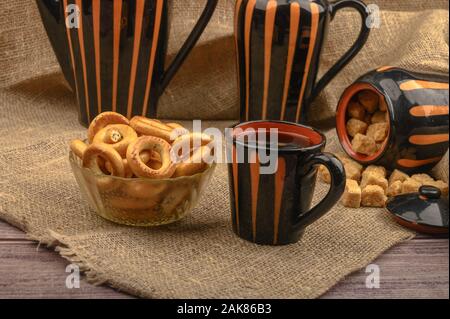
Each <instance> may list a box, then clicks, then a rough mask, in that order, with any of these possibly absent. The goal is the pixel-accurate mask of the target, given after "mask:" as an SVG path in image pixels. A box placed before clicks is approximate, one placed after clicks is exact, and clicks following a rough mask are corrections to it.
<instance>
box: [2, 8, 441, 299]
mask: <svg viewBox="0 0 450 319" xmlns="http://www.w3.org/2000/svg"><path fill="white" fill-rule="evenodd" d="M173 3H174V5H173V9H174V10H173V19H172V20H173V28H172V36H171V45H170V52H171V54H173V52H175V51H176V48H177V46H178V45H179V44H180V42H181V40H182V38H183V36H185V35H186V33H187V32H186V30H189V29H190V26H191V25H192V23H193V22H194V20H195V17H196V16H197V13H198V8H199V7H201V6H202V5H203V1H198V3H197V1H181V0H174V1H173ZM372 3H376V4H378V5H379V6H380V9H381V13H380V14H381V16H380V17H381V27H380V28H379V29H375V30H374V31H373V32H372V35H371V37H370V40H369V43H368V45H367V46H366V47H365V49H364V50H363V52H362V54H360V55H359V56H358V57H357V58H356V59H355V60H354V62H353V63H351V64H350V65H349V66H348V67H347V68H346V69H345V70H344V71H343V72H342V73H341V74H340V75H339V76H338V77H337V78H336V80H335V81H333V83H332V84H331V85H330V86H329V87H328V88H327V89H326V90H325V92H324V93H323V94H322V95H321V97H320V98H319V100H318V101H317V102H316V103H315V105H314V110H320V111H319V112H314V114H316V115H320V117H317V116H315V117H314V119H315V120H316V123H319V124H320V125H321V127H322V129H324V130H325V129H327V128H330V127H326V126H325V125H326V124H327V123H331V120H330V119H332V116H333V114H334V107H335V104H336V101H337V99H338V97H339V95H340V93H341V92H342V90H343V88H344V87H345V86H347V85H348V84H349V83H351V82H352V81H353V80H354V79H355V78H356V77H357V76H359V75H361V74H362V73H364V72H366V71H368V70H369V69H372V68H375V67H377V66H380V65H398V66H402V67H406V68H409V69H412V70H425V71H440V72H448V1H446V0H430V1H422V0H409V1H406V0H397V1H392V0H391V1H388V0H379V1H372ZM232 16H233V1H232V0H221V1H220V4H219V8H218V10H217V13H216V15H215V17H214V19H213V22H212V23H211V25H210V26H209V28H208V30H207V32H206V34H205V35H204V36H203V38H202V42H201V43H200V45H199V46H198V47H197V48H196V49H195V50H194V52H193V54H192V56H191V57H190V58H189V60H188V62H187V64H186V65H185V67H183V69H182V70H181V71H180V73H179V74H178V76H177V77H176V79H175V81H174V82H173V83H172V85H171V86H170V88H169V89H168V91H167V92H166V93H165V95H164V97H163V99H162V101H161V116H164V117H168V118H185V119H190V118H204V119H209V120H212V119H220V120H227V119H235V118H236V117H237V113H238V112H237V103H236V99H237V97H236V90H235V75H234V59H233V54H234V52H233V49H234V48H233V40H232V37H231V34H232ZM357 21H358V18H357V17H356V16H355V15H354V14H352V13H350V12H344V13H342V14H339V16H337V18H336V21H334V22H333V26H332V28H331V29H330V35H329V38H328V42H327V44H326V48H325V53H324V55H323V68H322V72H323V70H326V69H327V68H328V67H329V66H330V65H331V64H332V62H333V61H334V60H335V58H336V56H338V55H340V54H341V53H342V52H343V51H344V50H345V48H347V47H348V46H349V45H350V43H351V42H352V39H353V34H354V33H355V32H356V31H357V29H359V27H357V26H355V24H356V23H357ZM358 23H359V22H358ZM180 110H182V111H180ZM229 123H230V122H207V123H205V124H206V125H215V126H219V127H225V126H226V125H228V124H229ZM0 134H1V136H2V141H3V143H1V145H0V218H2V219H4V220H6V221H8V222H9V223H11V224H13V225H15V226H17V227H19V228H21V229H22V230H24V231H26V232H27V233H28V234H29V235H30V237H31V238H33V239H35V240H38V241H40V242H41V243H45V244H48V245H51V246H53V247H56V248H57V250H58V251H59V252H60V253H61V255H62V256H64V257H66V258H68V259H69V260H71V261H72V262H75V263H77V264H79V265H80V266H81V267H82V269H83V270H84V271H85V273H86V275H87V277H88V279H89V280H90V281H91V282H93V283H97V284H100V283H107V284H109V285H111V286H113V287H116V288H118V289H121V290H123V291H126V292H128V293H131V294H135V295H138V296H142V297H153V298H155V297H161V298H194V297H198V298H202V297H204V298H214V297H216V298H217V297H224V298H228V297H254V298H271V297H273V298H315V297H318V296H320V295H322V294H323V293H324V292H326V291H327V290H328V289H329V288H331V287H332V286H333V285H335V284H336V283H337V282H338V281H339V280H341V279H342V278H343V277H345V276H346V275H348V274H350V273H351V272H353V271H356V270H358V269H360V268H362V267H364V266H365V265H367V264H368V263H370V262H371V261H373V260H374V259H375V258H376V257H377V256H379V255H380V254H381V253H383V252H384V251H385V250H387V249H389V248H390V247H392V246H393V245H395V244H397V243H400V242H401V241H404V240H407V239H409V238H412V237H413V236H414V234H413V233H412V232H409V231H407V230H405V229H403V228H401V227H399V226H397V225H396V224H395V223H394V222H393V221H392V220H391V218H390V217H389V216H388V215H387V214H386V213H385V212H384V211H383V210H380V209H359V210H354V209H345V208H343V207H341V206H340V205H338V206H337V207H336V208H335V209H333V211H332V212H330V213H329V214H328V215H327V216H326V217H324V218H322V219H321V220H320V221H318V222H317V223H316V224H314V226H312V227H310V228H309V229H308V230H307V233H306V235H305V237H304V238H303V240H302V241H301V242H300V243H298V244H295V245H291V246H286V247H275V248H274V247H260V246H256V245H253V244H250V243H247V242H245V241H242V240H240V239H238V238H237V237H235V236H234V235H233V234H232V231H231V227H230V212H229V202H228V186H227V176H226V167H225V166H224V165H219V166H218V168H217V171H216V173H215V176H214V178H213V180H212V182H211V184H210V186H209V188H208V190H207V196H204V197H203V199H202V200H201V202H200V204H199V205H198V207H197V208H196V209H195V211H194V212H193V213H192V214H191V216H189V217H187V218H186V219H185V220H183V221H181V222H178V223H176V224H173V225H170V226H165V227H160V228H152V229H136V228H130V227H122V226H118V225H115V224H112V223H110V222H107V221H105V220H103V219H101V218H100V217H97V216H96V215H95V213H93V212H92V211H91V210H90V209H89V208H88V206H87V204H86V202H85V201H84V200H83V199H82V198H81V195H80V193H79V190H78V187H77V185H76V182H75V179H74V178H73V176H72V174H71V172H70V168H69V164H68V158H67V143H68V141H69V140H71V139H73V138H77V137H83V136H84V135H85V130H84V129H83V128H82V127H81V126H80V125H79V124H78V123H77V111H76V102H75V98H74V96H73V95H72V93H71V92H70V90H69V89H68V88H67V85H66V84H65V82H64V80H63V78H62V76H61V74H60V73H59V68H58V66H57V64H56V60H55V57H54V56H53V53H52V51H51V49H50V46H49V43H48V40H47V39H46V36H45V33H44V30H43V27H42V25H41V23H40V20H39V17H38V13H37V8H36V6H35V4H34V1H30V0H20V1H19V0H18V1H1V3H0ZM328 137H329V145H328V149H329V150H332V151H337V150H338V149H339V146H338V143H337V142H336V139H335V137H334V132H333V131H329V133H328ZM435 174H436V175H438V177H441V178H444V179H445V180H447V181H448V157H447V158H446V159H445V160H444V161H443V162H442V163H441V164H440V166H439V167H438V168H437V169H436V171H435ZM326 191H327V188H326V186H324V185H322V184H319V185H318V187H317V197H318V198H320V197H321V196H323V194H324V193H325V192H326Z"/></svg>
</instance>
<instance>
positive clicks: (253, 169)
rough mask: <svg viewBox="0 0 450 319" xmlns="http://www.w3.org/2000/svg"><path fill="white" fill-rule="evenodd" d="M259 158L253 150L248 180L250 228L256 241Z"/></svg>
mask: <svg viewBox="0 0 450 319" xmlns="http://www.w3.org/2000/svg"><path fill="white" fill-rule="evenodd" d="M259 168H260V164H259V158H258V153H257V152H256V151H254V152H253V153H252V155H251V159H250V182H251V190H252V191H251V193H252V199H251V200H252V230H253V241H256V216H257V211H258V192H259Z"/></svg>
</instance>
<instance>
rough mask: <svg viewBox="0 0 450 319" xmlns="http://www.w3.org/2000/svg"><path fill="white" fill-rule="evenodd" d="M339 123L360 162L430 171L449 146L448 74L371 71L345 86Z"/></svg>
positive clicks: (345, 143)
mask: <svg viewBox="0 0 450 319" xmlns="http://www.w3.org/2000/svg"><path fill="white" fill-rule="evenodd" d="M336 128H337V134H338V137H339V140H340V143H341V145H342V147H343V149H344V150H345V152H346V153H347V154H348V155H349V156H350V157H352V158H353V159H354V160H356V161H358V162H359V163H361V164H364V165H372V164H376V165H382V166H384V167H386V168H387V169H389V170H394V169H399V170H401V171H404V172H406V173H408V174H416V173H422V172H426V171H429V170H430V169H432V168H433V167H434V166H435V165H436V164H437V163H439V161H440V160H441V159H442V157H443V156H444V155H445V153H446V152H447V150H448V146H449V85H448V75H437V74H423V73H415V72H410V71H406V70H403V69H400V68H395V67H383V68H380V69H378V70H374V71H371V72H369V73H367V74H365V75H363V76H362V77H360V78H359V79H358V80H357V81H356V82H355V83H353V84H352V85H351V86H349V87H348V88H347V89H346V90H345V91H344V93H343V95H342V97H341V99H340V101H339V104H338V107H337V111H336Z"/></svg>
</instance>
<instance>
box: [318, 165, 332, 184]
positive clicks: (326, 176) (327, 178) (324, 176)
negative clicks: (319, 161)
mask: <svg viewBox="0 0 450 319" xmlns="http://www.w3.org/2000/svg"><path fill="white" fill-rule="evenodd" d="M318 173H319V178H320V180H321V181H322V182H324V183H327V184H331V174H330V172H329V171H328V169H327V168H326V167H325V166H323V165H320V166H319V170H318Z"/></svg>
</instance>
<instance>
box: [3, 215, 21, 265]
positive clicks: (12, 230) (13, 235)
mask: <svg viewBox="0 0 450 319" xmlns="http://www.w3.org/2000/svg"><path fill="white" fill-rule="evenodd" d="M3 240H28V239H27V235H26V234H25V233H24V232H23V231H21V230H20V229H18V228H16V227H14V226H11V225H9V224H7V223H6V222H4V221H1V220H0V241H3ZM0 267H1V266H0Z"/></svg>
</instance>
